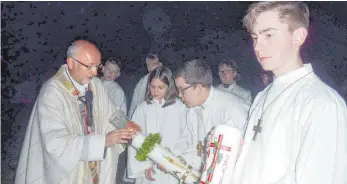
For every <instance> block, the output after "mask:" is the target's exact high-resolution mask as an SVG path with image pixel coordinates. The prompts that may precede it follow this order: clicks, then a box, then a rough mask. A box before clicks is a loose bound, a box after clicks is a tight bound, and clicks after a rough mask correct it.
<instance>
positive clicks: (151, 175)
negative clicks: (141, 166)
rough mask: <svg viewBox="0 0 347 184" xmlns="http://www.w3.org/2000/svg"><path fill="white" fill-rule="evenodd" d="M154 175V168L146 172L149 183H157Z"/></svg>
mask: <svg viewBox="0 0 347 184" xmlns="http://www.w3.org/2000/svg"><path fill="white" fill-rule="evenodd" d="M154 174H155V170H154V169H153V167H150V168H148V169H146V170H145V177H146V179H147V180H149V181H155V179H154V178H153V175H154Z"/></svg>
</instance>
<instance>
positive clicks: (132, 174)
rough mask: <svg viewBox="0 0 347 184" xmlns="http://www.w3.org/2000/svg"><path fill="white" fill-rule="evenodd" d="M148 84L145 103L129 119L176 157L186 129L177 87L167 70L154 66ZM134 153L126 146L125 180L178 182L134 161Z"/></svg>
mask: <svg viewBox="0 0 347 184" xmlns="http://www.w3.org/2000/svg"><path fill="white" fill-rule="evenodd" d="M148 81H149V82H148V84H147V92H146V95H145V101H144V102H142V103H141V104H139V105H138V106H137V108H136V110H135V112H134V114H133V116H132V120H133V121H135V122H136V123H137V124H138V125H140V126H141V129H142V133H143V134H145V135H149V134H150V133H160V135H161V137H162V142H161V146H163V147H166V148H167V149H170V150H171V151H172V152H173V153H174V154H176V155H178V154H180V153H182V149H180V148H181V146H180V144H178V141H179V138H180V137H181V134H182V132H183V131H184V128H185V126H186V112H187V107H186V106H185V105H184V104H183V103H182V102H181V100H179V99H178V98H176V96H177V90H176V86H175V83H174V80H173V78H172V73H171V71H170V70H169V69H168V68H167V67H164V66H160V67H157V68H156V69H155V70H153V71H152V72H151V73H150V74H149V80H148ZM175 145H176V146H177V147H175ZM136 153H137V151H136V150H135V149H134V148H133V147H130V146H129V148H128V165H127V167H128V177H129V178H136V180H135V183H136V184H147V183H151V184H155V183H158V184H163V183H165V184H177V183H178V179H176V178H175V177H173V176H172V175H171V174H166V173H165V172H162V171H160V170H159V169H158V168H157V164H155V163H153V162H152V161H150V160H147V161H144V162H139V161H137V160H136V158H135V155H136Z"/></svg>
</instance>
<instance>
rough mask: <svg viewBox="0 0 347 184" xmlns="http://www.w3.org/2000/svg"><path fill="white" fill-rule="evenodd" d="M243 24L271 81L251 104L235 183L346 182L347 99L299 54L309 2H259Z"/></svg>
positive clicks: (252, 8)
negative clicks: (321, 78)
mask: <svg viewBox="0 0 347 184" xmlns="http://www.w3.org/2000/svg"><path fill="white" fill-rule="evenodd" d="M244 24H245V26H246V28H247V30H248V31H249V32H250V34H251V36H252V39H253V46H254V51H255V54H256V56H257V59H258V61H259V63H260V64H261V66H262V68H263V69H264V70H266V71H271V72H273V74H274V81H273V82H272V83H271V84H270V85H269V86H267V87H266V88H265V89H264V90H263V91H262V92H260V93H259V94H258V95H257V96H256V98H255V100H254V102H253V104H252V107H251V109H250V115H249V122H248V126H247V130H246V134H245V138H244V139H245V140H244V141H245V144H244V145H243V148H242V152H241V155H240V157H239V158H238V161H237V163H236V167H235V173H234V178H233V183H232V184H270V183H276V184H313V183H314V184H346V183H347V177H346V176H347V109H346V104H345V102H344V101H343V99H342V98H341V96H340V95H339V94H338V93H337V92H336V91H335V90H333V89H332V88H330V87H329V86H328V85H326V84H325V83H323V82H322V81H321V80H320V79H319V78H318V77H317V75H316V74H315V73H314V72H313V70H312V66H311V65H310V64H303V61H302V59H301V57H300V47H301V46H302V44H303V43H304V41H305V39H306V37H307V28H308V25H309V9H308V6H307V5H306V4H305V3H303V2H292V1H284V2H275V1H274V2H258V3H255V4H252V5H251V6H250V8H249V10H248V12H247V15H246V16H245V18H244Z"/></svg>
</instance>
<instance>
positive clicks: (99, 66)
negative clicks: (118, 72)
mask: <svg viewBox="0 0 347 184" xmlns="http://www.w3.org/2000/svg"><path fill="white" fill-rule="evenodd" d="M70 57H71V56H70ZM71 58H72V59H73V60H75V61H77V63H79V64H81V65H83V66H84V67H86V68H88V69H89V70H92V69H93V68H96V69H99V68H101V66H102V65H101V64H99V65H97V66H88V65H86V64H84V63H82V62H81V61H78V60H77V59H75V58H74V57H71Z"/></svg>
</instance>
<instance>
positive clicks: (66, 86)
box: [15, 40, 134, 184]
mask: <svg viewBox="0 0 347 184" xmlns="http://www.w3.org/2000/svg"><path fill="white" fill-rule="evenodd" d="M100 60H101V53H100V51H99V49H98V48H97V47H96V46H95V45H94V44H92V43H91V42H89V41H86V40H77V41H74V42H73V43H72V44H71V45H70V46H69V48H68V50H67V59H66V64H64V65H62V66H61V67H60V69H59V70H58V72H57V73H56V74H55V75H54V76H53V77H52V78H50V79H49V80H48V81H47V82H45V83H44V84H43V86H42V89H41V91H40V93H39V95H38V98H37V100H36V103H35V106H34V108H33V111H32V114H31V117H30V119H29V123H28V126H27V131H26V135H25V138H24V143H23V145H22V150H21V153H20V158H19V162H18V166H17V172H16V178H15V184H47V183H52V184H72V183H74V184H101V183H102V184H114V183H115V181H116V171H117V162H118V154H119V153H120V152H121V151H122V147H121V146H120V143H127V142H128V140H129V139H131V138H132V136H133V134H134V132H132V131H130V130H127V129H115V128H114V127H113V126H112V125H111V124H110V123H109V122H110V119H109V118H110V117H111V116H112V115H114V113H120V110H119V108H117V107H116V106H114V105H113V104H112V103H111V102H110V101H109V99H108V97H107V93H106V91H105V88H104V87H103V84H102V82H101V81H100V80H99V79H98V78H96V77H95V76H96V75H97V69H98V67H99V65H100Z"/></svg>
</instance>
